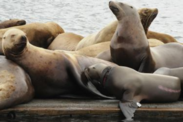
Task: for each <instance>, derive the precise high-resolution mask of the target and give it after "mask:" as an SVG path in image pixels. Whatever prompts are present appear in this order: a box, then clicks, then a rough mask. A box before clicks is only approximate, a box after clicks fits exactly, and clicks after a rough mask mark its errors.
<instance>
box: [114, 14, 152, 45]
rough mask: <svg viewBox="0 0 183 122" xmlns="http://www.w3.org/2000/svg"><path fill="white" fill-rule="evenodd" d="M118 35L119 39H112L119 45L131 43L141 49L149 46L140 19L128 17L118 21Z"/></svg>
mask: <svg viewBox="0 0 183 122" xmlns="http://www.w3.org/2000/svg"><path fill="white" fill-rule="evenodd" d="M136 33H138V34H136ZM116 35H117V39H115V40H113V39H112V41H117V42H116V43H118V44H124V43H125V44H127V43H129V44H130V45H132V44H136V45H139V46H141V47H144V46H146V47H148V46H149V44H148V41H147V38H146V35H145V32H144V29H143V26H142V24H141V21H140V18H134V17H132V16H128V17H125V18H123V19H122V20H120V21H118V26H117V29H116ZM129 35H130V36H129Z"/></svg>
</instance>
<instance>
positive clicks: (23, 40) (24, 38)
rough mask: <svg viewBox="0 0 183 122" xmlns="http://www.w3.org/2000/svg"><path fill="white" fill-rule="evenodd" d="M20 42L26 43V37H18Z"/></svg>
mask: <svg viewBox="0 0 183 122" xmlns="http://www.w3.org/2000/svg"><path fill="white" fill-rule="evenodd" d="M20 41H21V43H26V41H27V38H26V36H24V35H23V36H21V37H20Z"/></svg>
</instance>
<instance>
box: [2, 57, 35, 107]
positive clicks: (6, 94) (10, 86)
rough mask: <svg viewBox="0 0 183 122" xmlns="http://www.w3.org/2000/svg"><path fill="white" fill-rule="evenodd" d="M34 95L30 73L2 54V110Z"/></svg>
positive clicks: (25, 100)
mask: <svg viewBox="0 0 183 122" xmlns="http://www.w3.org/2000/svg"><path fill="white" fill-rule="evenodd" d="M33 96H34V88H33V86H32V83H31V79H30V77H29V75H28V74H27V73H25V71H24V70H23V69H22V68H21V67H19V66H18V65H17V64H15V63H14V62H12V61H10V60H7V59H6V58H5V57H4V56H0V110H1V109H4V108H8V107H12V106H15V105H18V104H21V103H25V102H28V101H30V100H31V99H32V98H33Z"/></svg>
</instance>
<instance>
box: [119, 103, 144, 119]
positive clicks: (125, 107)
mask: <svg viewBox="0 0 183 122" xmlns="http://www.w3.org/2000/svg"><path fill="white" fill-rule="evenodd" d="M119 107H120V109H121V111H122V113H123V114H124V116H125V117H126V120H128V121H131V120H133V119H132V117H134V113H135V111H136V110H137V108H138V107H141V104H140V103H138V102H134V101H131V102H121V101H120V102H119Z"/></svg>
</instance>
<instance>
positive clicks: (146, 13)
mask: <svg viewBox="0 0 183 122" xmlns="http://www.w3.org/2000/svg"><path fill="white" fill-rule="evenodd" d="M138 12H139V15H140V18H141V22H142V24H143V27H144V30H145V33H147V31H148V28H149V26H150V24H151V23H152V21H153V20H154V19H155V18H156V16H157V14H158V9H156V8H155V9H150V8H142V9H139V10H138ZM117 25H118V21H117V20H115V21H113V22H111V23H110V24H108V25H107V26H106V27H104V28H103V29H102V30H100V31H99V32H98V33H94V34H91V35H89V36H87V37H85V38H83V39H82V40H81V41H80V42H79V43H78V45H77V47H76V50H79V49H81V48H84V47H87V46H89V45H93V44H96V43H101V42H106V41H111V39H112V37H113V35H114V33H115V30H116V28H117Z"/></svg>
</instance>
